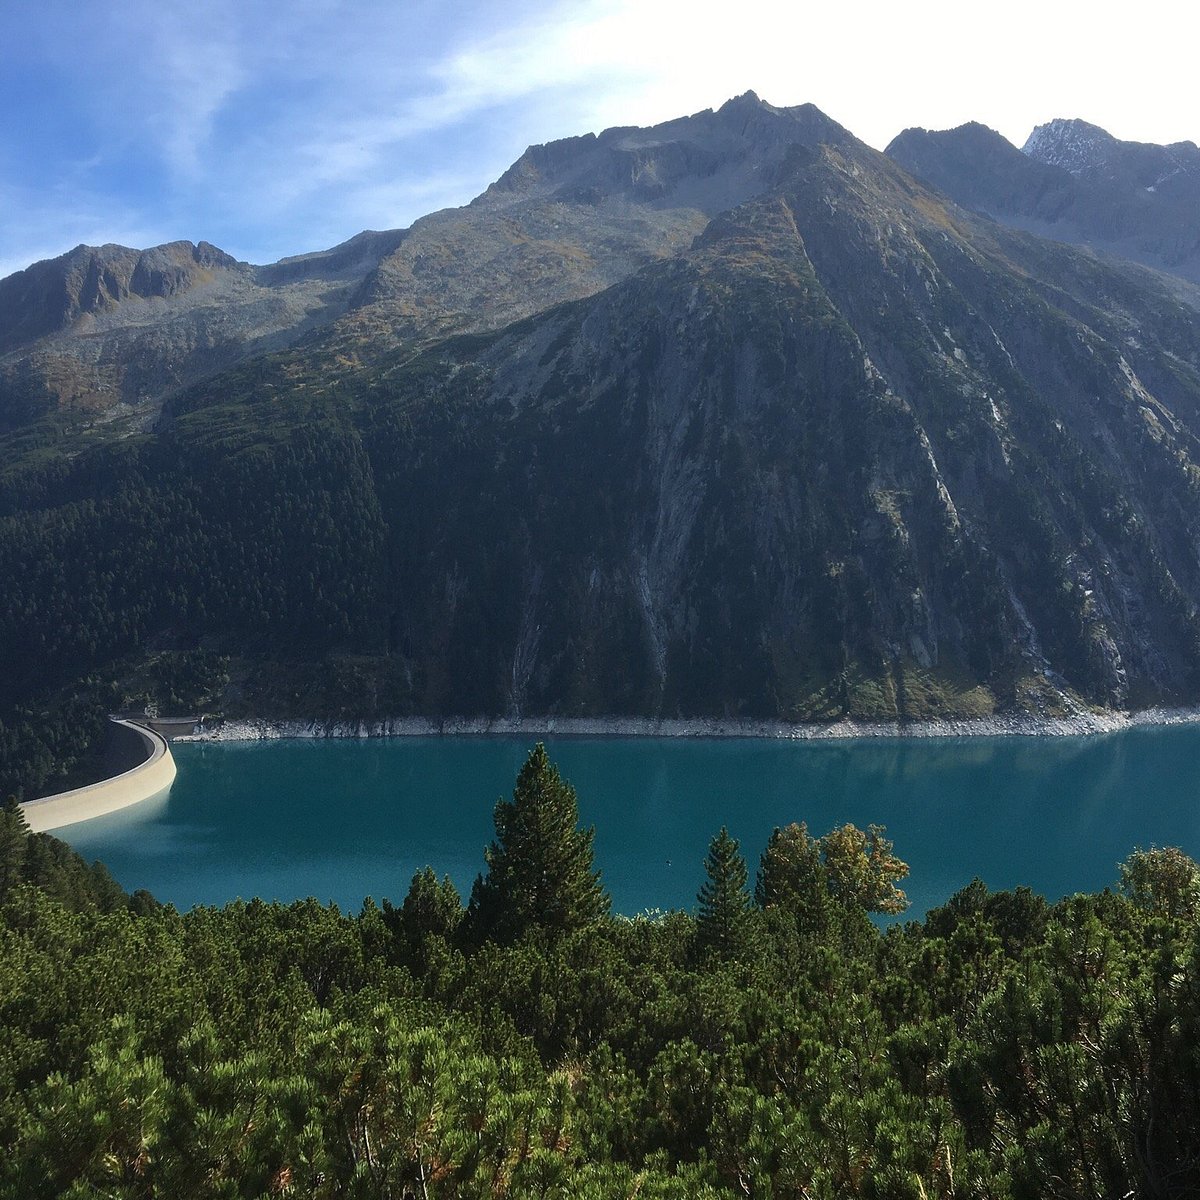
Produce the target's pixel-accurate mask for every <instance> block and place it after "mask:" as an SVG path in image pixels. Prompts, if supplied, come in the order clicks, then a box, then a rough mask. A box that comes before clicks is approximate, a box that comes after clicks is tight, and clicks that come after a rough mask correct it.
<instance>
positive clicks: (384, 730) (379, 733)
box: [174, 708, 1200, 742]
mask: <svg viewBox="0 0 1200 1200" xmlns="http://www.w3.org/2000/svg"><path fill="white" fill-rule="evenodd" d="M1195 721H1200V708H1150V709H1143V710H1141V711H1139V712H1128V713H1122V712H1099V713H1094V712H1078V713H1075V714H1073V715H1071V716H1067V717H1039V716H1033V715H1026V714H999V715H996V716H991V717H974V718H966V719H961V720H948V721H912V722H899V721H871V722H866V721H850V720H843V721H836V722H833V723H830V724H805V725H797V724H790V723H788V722H785V721H725V720H717V719H706V718H695V719H690V720H688V719H678V718H672V719H665V720H654V719H650V718H645V717H494V718H488V717H448V718H445V719H443V720H437V719H431V718H427V717H398V718H395V719H392V720H382V721H359V722H325V721H296V720H292V721H270V720H263V719H258V718H247V719H244V720H236V721H226V722H224V723H222V724H220V725H218V726H216V727H214V728H213V729H206V730H203V731H199V732H195V733H192V734H189V735H184V736H181V737H178V738H175V739H174V740H175V741H177V742H254V741H269V740H273V739H277V738H331V737H358V738H365V737H438V736H447V737H450V736H460V735H466V734H519V735H522V736H524V735H539V734H559V735H562V736H595V737H691V738H716V737H749V738H780V739H786V740H792V741H808V740H817V739H830V738H864V737H905V738H942V737H1008V736H1016V737H1081V736H1085V735H1090V734H1097V733H1115V732H1117V731H1119V730H1122V729H1130V728H1132V727H1134V726H1139V725H1183V724H1189V723H1191V722H1195Z"/></svg>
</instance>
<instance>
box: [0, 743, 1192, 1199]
mask: <svg viewBox="0 0 1200 1200" xmlns="http://www.w3.org/2000/svg"><path fill="white" fill-rule="evenodd" d="M495 825H496V838H495V841H494V842H493V843H492V845H491V846H490V847H488V848H487V849H486V851H485V853H484V856H483V862H482V870H481V873H480V876H479V878H478V880H477V881H476V884H475V887H474V888H473V889H472V892H471V895H470V896H469V897H467V898H466V902H465V903H464V902H463V898H461V897H460V896H459V895H458V894H457V892H456V891H455V889H454V887H453V885H452V884H451V883H450V882H449V880H448V879H442V880H439V878H438V877H437V875H436V873H435V872H434V871H433V870H432V869H426V870H424V871H422V872H420V873H418V874H417V876H416V877H415V878H414V879H413V880H412V881H411V884H408V883H407V881H403V880H397V889H398V892H397V895H398V896H399V895H400V893H401V892H403V891H404V889H405V888H406V887H407V892H406V894H404V896H403V899H402V900H401V901H400V902H399V903H395V904H393V903H391V902H389V901H387V900H382V901H381V902H380V903H378V904H376V903H375V902H373V901H371V900H367V901H366V902H365V903H364V905H363V907H362V909H361V911H360V912H358V913H357V914H348V913H342V912H339V911H338V910H337V909H336V908H334V907H323V906H321V905H318V904H317V903H315V902H314V901H311V900H310V901H304V902H300V903H295V904H290V905H278V904H266V903H263V902H261V901H253V902H251V903H249V904H246V903H236V904H231V905H229V906H227V907H225V908H223V909H212V908H197V909H194V910H192V911H190V912H187V913H180V912H177V911H175V910H173V909H172V908H170V907H164V906H160V905H158V904H156V903H155V902H154V900H153V899H152V898H151V897H149V896H147V895H146V894H144V893H140V894H137V895H135V896H132V897H131V896H127V895H125V894H124V893H123V892H122V891H121V889H120V888H119V887H117V885H116V884H115V883H113V881H112V880H111V878H109V877H108V875H107V873H106V872H105V871H104V870H103V868H101V867H91V868H89V867H87V866H86V865H85V864H83V863H82V862H81V860H79V859H78V858H77V857H76V856H75V855H74V854H73V853H72V852H71V851H70V850H69V849H68V848H67V847H65V846H63V845H62V843H60V842H56V841H55V840H54V839H52V838H50V837H48V836H46V835H30V834H29V833H28V832H27V830H26V829H25V827H24V824H23V820H22V817H21V815H20V811H19V809H17V808H16V807H15V806H13V805H9V806H8V807H7V808H5V809H4V810H3V811H2V812H0V1027H2V1029H3V1037H2V1038H0V1145H3V1146H5V1147H6V1153H5V1154H4V1155H3V1156H2V1157H0V1195H3V1196H6V1197H14V1198H16V1197H20V1198H21V1200H38V1198H41V1197H47V1198H48V1197H58V1196H70V1197H78V1198H82V1197H99V1196H103V1197H111V1198H114V1200H116V1198H121V1200H124V1198H129V1200H133V1198H142V1197H171V1198H172V1200H187V1198H191V1197H197V1198H199V1197H206V1198H207V1197H229V1198H233V1197H287V1196H296V1197H301V1196H303V1197H314V1198H315V1197H321V1198H325V1197H328V1198H333V1197H339V1198H340V1197H372V1198H374V1197H388V1198H394V1200H402V1198H404V1197H414V1198H415V1197H419V1198H421V1200H435V1198H448V1197H455V1198H458V1197H461V1198H464V1200H465V1198H467V1197H479V1198H481V1200H482V1198H484V1197H488V1198H496V1197H522V1198H523V1197H540V1198H545V1200H549V1198H551V1197H562V1198H568V1197H570V1198H572V1200H574V1198H584V1200H589V1198H596V1200H600V1198H604V1200H608V1198H613V1200H616V1198H622V1200H633V1198H634V1197H638V1198H649V1200H694V1198H700V1200H717V1198H725V1197H755V1198H763V1197H772V1198H777V1200H782V1198H788V1200H791V1198H794V1200H833V1198H835V1197H838V1198H841V1197H865V1198H866V1197H869V1198H883V1197H889V1198H891V1197H895V1198H897V1200H899V1198H911V1200H927V1198H930V1197H944V1198H946V1200H949V1198H950V1197H996V1198H1006V1200H1007V1198H1012V1200H1018V1198H1020V1200H1024V1198H1029V1200H1032V1198H1034V1197H1039V1198H1040V1197H1062V1198H1064V1200H1065V1198H1072V1200H1074V1198H1083V1197H1089V1198H1090V1197H1097V1198H1099V1197H1113V1198H1116V1197H1163V1198H1166V1197H1183V1196H1190V1195H1196V1194H1198V1193H1200V1134H1198V1132H1197V1131H1198V1130H1200V871H1198V869H1197V866H1196V864H1195V863H1194V862H1192V861H1191V860H1190V859H1188V858H1186V857H1185V856H1184V855H1183V854H1181V853H1180V852H1179V851H1175V850H1159V849H1152V850H1145V851H1135V852H1134V853H1132V854H1131V856H1130V858H1129V859H1128V860H1127V861H1126V862H1125V864H1123V865H1122V866H1121V868H1120V870H1119V873H1118V871H1117V869H1116V867H1114V875H1115V876H1116V877H1115V878H1114V889H1113V890H1112V891H1106V892H1104V893H1102V894H1100V895H1081V896H1074V897H1070V898H1067V899H1064V900H1062V901H1061V902H1059V903H1057V904H1053V905H1052V904H1049V903H1047V902H1046V901H1045V900H1043V899H1041V898H1040V897H1038V896H1035V895H1033V894H1031V893H1030V892H1028V891H1026V890H1017V891H1015V892H1009V893H992V892H989V891H988V889H987V888H986V887H985V886H984V885H983V884H982V883H979V882H976V883H974V884H972V885H971V886H970V887H968V888H966V889H964V890H963V891H962V892H960V893H959V894H957V895H956V896H954V897H953V898H952V899H951V900H950V901H949V902H948V903H947V904H946V905H945V906H944V907H942V908H940V909H937V910H935V911H933V912H931V913H929V914H928V915H927V916H926V917H925V919H924V920H922V921H910V922H908V923H902V922H899V921H896V922H893V923H891V924H888V925H886V926H884V925H883V924H881V923H878V922H877V920H875V919H873V914H876V913H883V914H891V915H896V914H898V913H899V912H900V911H902V910H903V908H904V905H905V902H904V897H903V893H902V892H901V891H900V889H899V887H898V884H900V883H902V881H903V879H904V876H905V874H906V872H907V868H906V867H905V865H904V863H903V862H902V861H901V860H900V859H899V858H898V857H897V855H896V854H895V853H894V852H893V848H892V847H891V845H890V843H889V842H888V840H887V838H886V836H885V835H884V831H883V830H881V829H878V828H875V827H872V828H870V829H868V830H867V831H860V830H857V829H854V828H853V827H852V826H846V827H843V828H842V829H837V830H831V831H829V832H828V833H826V834H825V835H824V836H822V837H814V836H812V835H811V834H810V833H809V832H808V831H807V830H806V829H805V828H804V827H803V826H801V825H793V826H789V827H788V828H786V829H779V830H776V831H775V833H774V834H773V835H772V837H771V839H770V842H769V844H768V845H767V846H766V847H762V848H759V850H760V853H759V855H758V857H757V858H755V857H753V856H750V857H749V858H748V857H747V855H746V854H744V853H743V850H742V848H741V847H739V846H738V844H737V842H736V841H734V840H733V839H732V838H730V837H729V835H728V834H727V833H726V832H725V831H724V830H722V831H720V832H718V833H717V834H716V835H715V836H714V838H713V841H712V843H711V846H710V850H709V855H708V858H707V860H706V861H705V863H703V864H700V863H697V864H696V876H697V904H696V908H695V910H694V911H693V912H690V913H685V912H671V913H666V914H647V915H642V916H636V917H632V918H630V917H625V916H618V915H614V914H613V913H612V912H611V906H610V903H609V898H608V896H607V894H606V892H605V891H604V887H603V880H602V879H601V878H600V877H599V876H598V874H597V873H596V871H595V869H594V866H593V862H592V843H591V833H590V831H589V830H586V829H581V828H579V825H578V815H577V803H576V797H575V793H574V791H573V789H572V788H571V787H570V785H569V784H567V783H566V782H565V781H563V780H562V779H561V778H560V776H559V774H558V772H557V770H556V769H555V767H554V766H553V764H552V763H551V762H550V761H549V760H548V758H547V757H546V754H545V751H544V749H543V748H541V747H537V748H535V749H534V751H533V752H532V753H531V754H530V756H529V759H528V760H527V762H526V764H525V766H524V767H523V768H522V770H521V772H520V774H519V776H518V778H517V781H516V785H515V788H514V791H513V795H512V798H511V800H505V801H502V802H501V803H499V804H498V805H497V807H496V813H495Z"/></svg>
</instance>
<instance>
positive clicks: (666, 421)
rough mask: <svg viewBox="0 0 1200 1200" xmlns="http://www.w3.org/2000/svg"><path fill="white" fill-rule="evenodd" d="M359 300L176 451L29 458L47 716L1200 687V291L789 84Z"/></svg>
mask: <svg viewBox="0 0 1200 1200" xmlns="http://www.w3.org/2000/svg"><path fill="white" fill-rule="evenodd" d="M985 133H986V131H982V132H979V133H977V135H976V136H978V137H980V138H981V139H982V140H983V141H984V142H985V144H993V143H992V142H991V140H990V139H989V138H987V137H986V136H984V135H985ZM1014 153H1018V154H1019V152H1016V151H1014ZM1022 161H1025V162H1031V163H1032V166H1033V167H1034V169H1036V170H1045V171H1050V170H1052V169H1053V170H1057V171H1059V172H1060V173H1061V174H1062V175H1063V176H1065V177H1066V178H1068V179H1071V178H1074V176H1071V175H1070V174H1069V173H1068V172H1066V171H1064V170H1063V169H1062V168H1051V167H1049V166H1048V165H1047V164H1041V163H1036V162H1032V160H1029V159H1028V158H1025V157H1023V158H1022ZM556 220H557V222H558V224H557V227H556V226H555V225H554V222H555V221H556ZM539 222H542V223H543V224H542V225H539V224H538V223H539ZM538 229H541V231H542V233H543V234H545V236H544V237H542V236H539V237H535V236H533V235H534V233H535V232H536V231H537V230H538ZM552 230H553V231H554V237H555V238H557V239H558V240H553V239H552V238H551V237H550V232H551V231H552ZM418 246H419V247H422V249H421V250H420V252H418V251H417V249H416V248H417V247H418ZM568 250H569V253H568ZM372 253H374V251H372ZM351 257H353V256H351ZM367 257H368V258H369V257H370V256H369V255H368V256H367ZM568 263H574V264H575V265H574V267H568V265H566V264H568ZM556 264H558V265H556ZM318 267H319V264H309V265H307V266H306V265H305V263H304V260H299V261H298V263H297V265H295V266H294V268H291V269H294V270H296V271H298V272H299V273H300V274H301V275H303V274H304V273H305V272H307V271H312V272H317V271H318ZM221 269H222V270H224V271H227V272H228V273H229V274H230V275H233V274H235V273H236V272H238V271H240V270H242V268H240V267H237V266H236V265H235V266H226V267H223V268H221ZM257 270H259V271H261V270H262V269H257ZM271 270H273V271H279V272H280V273H282V274H283V275H284V276H286V274H287V270H288V268H285V267H282V266H278V267H276V268H272V269H271ZM439 274H440V276H441V277H442V278H444V280H445V286H444V288H443V289H442V292H441V299H440V300H439V301H438V302H437V303H436V304H435V303H433V302H432V300H431V304H430V308H431V309H432V311H431V312H430V311H427V310H426V309H425V307H424V305H423V303H422V302H421V301H420V297H421V296H422V295H423V292H422V289H430V291H431V296H432V288H433V283H434V281H435V280H436V279H437V278H438V277H439ZM131 278H132V276H131ZM204 286H206V284H203V283H197V284H194V285H193V286H192V288H191V291H192V292H199V291H200V290H201V289H202V288H203V287H204ZM254 286H256V287H271V286H286V284H283V283H282V282H281V281H280V280H272V279H271V278H270V277H269V276H268V277H267V278H263V277H262V276H261V275H256V282H255V283H254ZM353 287H354V290H355V294H354V296H353V298H350V299H347V300H346V302H345V303H346V308H345V311H344V312H343V313H342V314H341V315H340V316H338V317H337V318H336V319H335V320H334V321H333V322H332V323H330V324H329V325H328V326H326V327H323V328H322V329H319V330H314V331H313V333H312V334H310V335H309V336H308V337H306V338H304V339H302V340H300V341H298V342H296V343H295V344H293V345H292V346H291V347H289V348H287V349H285V350H282V351H280V352H277V353H273V354H269V355H261V354H259V355H255V356H253V357H250V358H247V359H246V360H245V361H244V362H242V363H241V364H240V365H238V366H237V367H235V368H233V369H232V370H229V371H225V372H223V373H220V374H217V375H213V376H211V377H209V378H206V379H204V380H201V381H199V382H197V383H195V384H192V385H190V386H186V387H183V388H181V389H178V390H177V391H176V392H175V393H174V394H173V395H172V396H171V397H170V399H169V401H168V403H167V404H166V407H165V408H164V409H163V411H162V414H161V416H160V417H159V418H158V421H157V424H156V426H155V427H154V428H153V429H144V430H143V431H141V432H136V433H129V432H128V431H124V432H122V431H119V430H116V429H115V428H114V427H113V426H111V425H109V426H105V425H97V426H95V427H93V428H90V429H88V430H85V431H78V430H76V431H72V430H71V429H70V428H67V427H65V426H63V425H61V424H57V425H55V424H47V420H46V419H42V420H40V421H34V422H32V423H29V424H26V425H25V426H22V427H21V428H20V429H18V430H17V431H16V432H14V433H12V434H10V436H9V437H8V439H7V440H6V441H5V442H3V443H0V446H2V447H3V448H4V453H5V460H4V466H3V467H0V577H2V578H4V579H5V580H6V581H8V582H7V583H6V585H5V587H6V597H5V598H6V601H7V603H6V604H5V605H4V606H3V609H2V611H0V648H2V649H0V654H3V655H4V659H3V662H0V668H2V669H0V679H3V680H4V686H5V688H6V698H7V700H8V702H9V703H11V704H16V703H25V704H28V703H29V697H31V696H35V695H38V694H41V693H40V692H39V689H45V688H46V687H47V686H48V685H49V684H50V683H51V682H52V681H58V686H67V681H69V680H70V679H71V678H73V677H74V676H77V675H78V674H79V673H81V672H93V673H99V675H100V676H101V677H103V678H105V679H111V680H115V681H117V683H118V684H119V685H120V686H121V687H124V688H126V690H127V692H128V694H129V695H136V694H143V693H140V692H138V691H137V689H139V688H141V689H149V691H148V692H145V693H144V694H150V692H153V691H154V688H155V687H158V686H160V685H161V688H162V689H164V690H161V691H160V693H159V694H161V695H164V696H165V695H168V694H169V695H173V696H182V695H183V692H182V691H181V690H180V688H179V687H177V686H176V685H175V683H170V684H169V686H168V683H163V682H162V680H163V676H162V672H163V671H164V670H166V669H167V667H166V666H164V664H167V665H168V666H169V663H170V662H171V661H176V662H185V663H186V664H187V670H188V671H189V672H192V673H193V674H194V673H195V670H196V669H197V668H196V662H197V660H196V659H195V657H194V655H195V654H196V653H201V654H209V655H213V654H221V655H228V656H230V658H231V666H230V671H231V676H232V682H231V684H230V686H229V688H228V690H227V692H226V697H225V704H226V706H227V707H229V708H230V709H231V710H233V709H240V710H241V711H250V712H257V713H260V714H266V715H285V714H289V713H295V714H301V715H319V716H323V717H333V718H342V719H350V718H354V717H360V716H381V715H404V714H407V713H422V714H431V715H438V714H468V715H476V714H500V713H559V714H571V715H598V714H612V713H622V714H635V715H637V714H640V715H660V714H661V715H676V714H680V715H714V716H730V717H738V716H741V717H758V716H779V717H785V718H789V719H798V720H803V719H814V718H832V717H837V716H840V715H845V714H850V715H853V716H857V717H875V718H894V717H897V716H898V717H902V718H903V717H928V716H934V715H939V714H943V715H965V714H979V713H987V712H991V711H995V710H997V709H1009V710H1011V709H1017V710H1031V711H1057V710H1060V709H1062V708H1063V707H1066V708H1071V707H1073V706H1079V705H1089V704H1090V705H1099V706H1134V707H1137V706H1141V705H1146V704H1149V703H1154V702H1159V701H1163V700H1174V701H1185V700H1186V701H1193V700H1196V699H1200V614H1198V613H1197V608H1196V604H1195V600H1194V597H1196V596H1197V595H1200V540H1198V538H1197V533H1198V531H1200V293H1198V292H1197V290H1196V289H1195V288H1192V287H1190V285H1188V284H1187V283H1186V282H1184V281H1182V280H1175V279H1168V278H1167V277H1165V276H1163V275H1161V274H1159V273H1156V272H1154V271H1150V270H1147V269H1145V268H1142V267H1139V266H1137V265H1135V264H1132V263H1125V262H1119V261H1116V260H1101V259H1099V258H1097V257H1096V256H1095V255H1094V254H1091V253H1087V252H1083V251H1080V250H1078V249H1075V248H1072V247H1069V246H1064V245H1061V244H1059V243H1057V242H1053V241H1047V240H1044V239H1041V238H1038V237H1035V236H1032V235H1030V234H1028V233H1025V232H1022V231H1018V230H1013V229H1010V228H1006V227H1005V226H1003V225H998V224H996V223H995V222H993V221H991V220H989V219H986V218H985V217H983V216H981V215H979V214H978V213H976V212H972V211H970V210H969V209H967V208H965V207H959V206H957V205H955V204H954V203H953V202H952V201H950V200H949V199H948V198H947V197H946V195H945V194H944V193H943V192H941V191H937V190H935V189H934V188H933V187H931V186H930V185H928V184H927V183H924V182H922V181H921V180H919V179H918V178H917V177H915V176H914V175H913V174H911V173H909V172H908V171H907V170H905V169H904V168H903V167H901V166H900V165H899V164H898V163H897V162H896V161H894V159H893V158H890V157H888V156H885V155H883V154H880V153H878V152H876V151H874V150H871V149H870V148H869V147H867V146H865V145H864V144H863V143H861V142H859V141H858V140H857V139H855V138H854V137H853V136H851V135H850V134H849V133H848V132H847V131H846V130H844V129H843V128H842V127H841V126H840V125H838V124H837V123H836V122H834V121H832V120H830V119H829V118H827V117H824V116H823V115H822V114H820V113H819V112H817V110H815V109H812V108H811V107H807V106H806V107H802V108H794V109H779V108H774V107H772V106H770V105H768V104H765V103H764V102H762V101H761V100H759V99H758V98H757V97H755V96H753V95H749V96H745V97H741V98H739V99H737V100H735V101H732V102H730V103H729V104H727V105H725V106H723V107H722V108H721V109H720V110H718V111H717V112H709V113H701V114H696V115H694V116H693V117H689V118H685V119H683V120H681V121H679V122H669V123H667V124H666V125H663V126H659V127H657V129H654V130H615V131H608V132H606V133H604V134H601V135H599V136H598V137H595V138H590V137H589V138H579V139H569V140H568V141H565V142H559V143H553V144H551V145H549V146H544V147H536V148H534V149H532V150H530V151H529V152H528V153H527V154H526V155H525V156H523V157H522V159H521V160H519V161H518V163H516V164H514V166H513V168H511V169H510V171H508V172H507V173H506V174H505V175H504V176H503V177H502V178H501V179H500V180H499V181H497V183H496V184H495V185H493V187H492V188H490V189H488V191H487V192H485V193H484V195H483V196H481V197H480V198H479V199H478V200H477V201H475V202H474V203H473V204H472V205H470V206H468V207H467V208H466V209H463V210H453V211H451V212H449V213H443V214H435V215H434V216H432V217H430V218H426V219H425V220H424V221H419V222H417V223H416V224H414V226H413V227H412V228H411V229H410V230H409V231H407V232H406V233H404V234H403V236H401V237H400V238H399V240H398V242H397V244H396V245H395V246H394V247H393V248H392V249H391V250H390V251H388V252H387V253H384V254H380V255H379V258H378V262H377V264H376V266H375V267H373V268H371V269H370V270H368V271H367V272H366V274H364V275H363V277H362V279H361V280H360V281H359V282H357V283H355V284H354V285H353ZM186 294H187V293H185V295H186ZM150 302H151V303H153V302H154V301H153V300H152V301H150ZM170 302H171V301H168V303H170ZM126 303H130V304H132V303H136V302H135V301H130V300H121V301H120V304H121V305H124V304H126ZM76 319H77V320H78V318H76ZM372 322H375V324H372ZM189 655H191V656H192V657H188V656H189ZM172 656H175V657H174V658H172ZM155 672H158V674H155ZM155 680H158V681H159V682H158V683H157V684H156V683H155V682H154V681H155ZM129 689H133V690H129ZM164 702H165V701H164ZM180 703H183V701H180Z"/></svg>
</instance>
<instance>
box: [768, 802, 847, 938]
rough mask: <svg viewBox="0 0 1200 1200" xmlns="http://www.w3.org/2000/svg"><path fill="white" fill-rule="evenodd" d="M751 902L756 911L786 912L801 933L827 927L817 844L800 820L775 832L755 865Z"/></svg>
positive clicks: (823, 876)
mask: <svg viewBox="0 0 1200 1200" xmlns="http://www.w3.org/2000/svg"><path fill="white" fill-rule="evenodd" d="M754 899H755V902H756V903H757V904H758V906H759V908H761V909H764V910H775V911H778V912H782V913H787V914H788V915H789V916H791V917H792V918H793V920H794V921H795V924H796V927H797V928H798V929H799V930H800V931H801V932H803V933H810V934H815V933H820V932H822V931H823V930H825V929H826V928H827V926H828V924H829V907H830V903H831V900H830V895H829V885H828V881H827V878H826V874H825V867H824V864H823V863H822V862H821V843H820V842H819V841H818V840H817V839H816V838H814V837H811V836H810V835H809V832H808V826H807V825H805V824H804V822H803V821H801V822H800V824H798V825H797V824H796V823H795V822H794V821H793V822H792V824H790V825H788V826H786V827H784V828H783V829H778V828H777V829H775V831H774V832H773V833H772V834H771V838H770V841H768V842H767V848H766V849H765V850H764V851H763V855H762V859H761V860H760V862H759V868H758V879H757V880H756V881H755V884H754Z"/></svg>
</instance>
